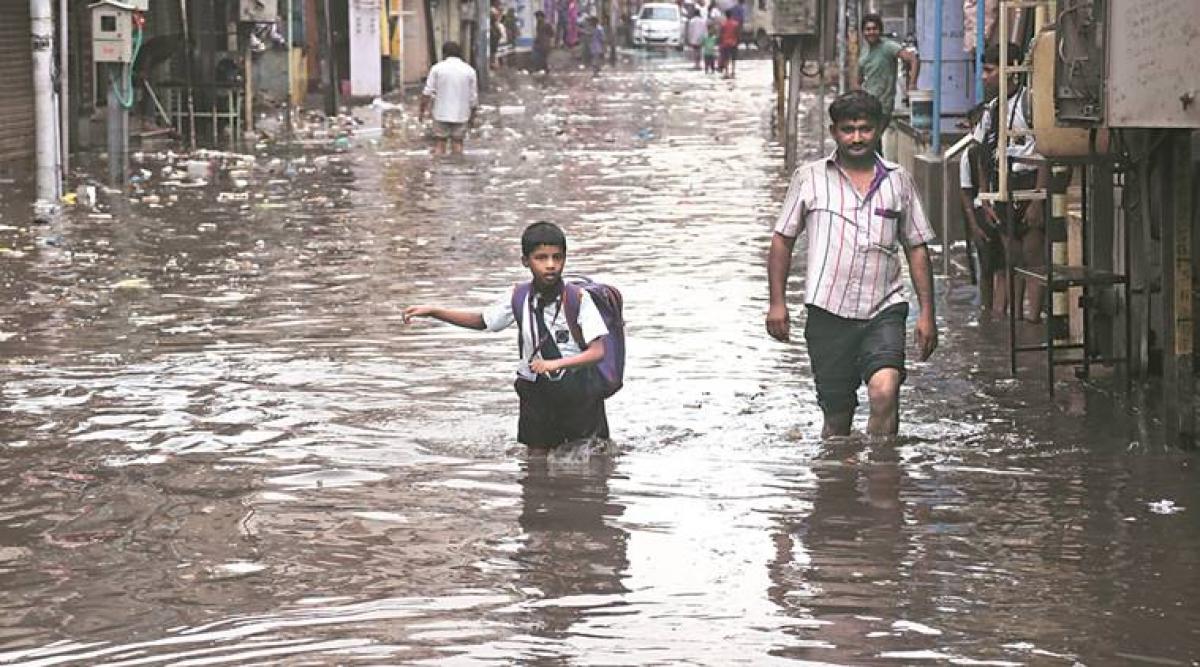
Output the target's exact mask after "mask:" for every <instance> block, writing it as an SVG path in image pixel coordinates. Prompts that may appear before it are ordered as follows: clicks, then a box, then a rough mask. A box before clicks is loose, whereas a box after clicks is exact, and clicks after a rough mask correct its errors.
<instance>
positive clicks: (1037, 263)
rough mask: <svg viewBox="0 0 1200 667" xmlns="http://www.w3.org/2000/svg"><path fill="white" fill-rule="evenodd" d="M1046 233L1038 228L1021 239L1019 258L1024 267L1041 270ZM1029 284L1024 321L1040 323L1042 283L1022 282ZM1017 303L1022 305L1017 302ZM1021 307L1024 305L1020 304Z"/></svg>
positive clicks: (1043, 262)
mask: <svg viewBox="0 0 1200 667" xmlns="http://www.w3.org/2000/svg"><path fill="white" fill-rule="evenodd" d="M1045 243H1046V232H1045V230H1043V229H1042V228H1040V227H1034V228H1032V229H1030V230H1029V231H1028V232H1026V234H1025V238H1023V239H1021V256H1022V258H1023V259H1024V260H1025V266H1027V267H1029V268H1030V269H1032V270H1035V271H1037V270H1042V269H1043V268H1044V266H1045V264H1046V260H1045V256H1044V255H1045V252H1046V248H1045ZM1022 282H1025V283H1028V284H1029V290H1028V292H1029V306H1028V307H1027V308H1025V319H1026V320H1028V321H1030V322H1041V321H1042V283H1041V282H1040V281H1037V280H1024V281H1022ZM1017 303H1022V302H1020V301H1018V302H1017ZM1022 306H1024V304H1023V303H1022Z"/></svg>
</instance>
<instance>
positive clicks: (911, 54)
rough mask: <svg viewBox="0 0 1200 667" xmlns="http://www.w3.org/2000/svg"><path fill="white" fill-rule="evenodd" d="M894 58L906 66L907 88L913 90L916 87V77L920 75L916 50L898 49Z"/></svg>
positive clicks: (918, 57)
mask: <svg viewBox="0 0 1200 667" xmlns="http://www.w3.org/2000/svg"><path fill="white" fill-rule="evenodd" d="M896 57H897V58H899V59H900V60H903V61H904V64H905V65H908V87H909V89H914V88H916V87H917V77H918V76H920V75H921V57H920V55H918V54H917V51H916V49H913V48H911V47H905V48H903V49H900V52H899V53H897V54H896Z"/></svg>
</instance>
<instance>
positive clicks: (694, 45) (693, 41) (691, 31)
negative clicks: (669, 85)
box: [687, 8, 708, 69]
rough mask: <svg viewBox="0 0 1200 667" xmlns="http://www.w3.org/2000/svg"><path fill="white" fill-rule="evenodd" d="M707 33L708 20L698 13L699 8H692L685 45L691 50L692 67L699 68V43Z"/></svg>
mask: <svg viewBox="0 0 1200 667" xmlns="http://www.w3.org/2000/svg"><path fill="white" fill-rule="evenodd" d="M706 34H708V21H706V20H704V17H703V16H701V15H700V9H699V8H697V9H693V10H692V18H690V19H688V22H687V45H688V48H689V49H691V50H692V69H700V45H701V43H702V42H703V41H704V35H706Z"/></svg>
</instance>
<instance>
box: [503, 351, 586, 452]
mask: <svg viewBox="0 0 1200 667" xmlns="http://www.w3.org/2000/svg"><path fill="white" fill-rule="evenodd" d="M516 389H517V395H518V396H520V397H521V416H520V418H519V419H518V421H517V441H519V442H521V443H523V444H526V445H529V446H532V447H554V446H557V445H561V444H565V443H568V442H574V441H576V440H583V439H585V438H607V437H608V416H607V415H606V414H605V412H604V398H603V394H602V393H601V392H602V390H603V381H602V380H601V379H600V376H599V373H598V371H596V369H595V368H582V369H579V370H572V371H568V372H567V373H565V374H564V375H563V376H562V379H561V380H557V381H555V380H551V379H549V378H547V377H545V376H539V377H538V380H537V382H530V381H528V380H521V379H518V380H517V383H516Z"/></svg>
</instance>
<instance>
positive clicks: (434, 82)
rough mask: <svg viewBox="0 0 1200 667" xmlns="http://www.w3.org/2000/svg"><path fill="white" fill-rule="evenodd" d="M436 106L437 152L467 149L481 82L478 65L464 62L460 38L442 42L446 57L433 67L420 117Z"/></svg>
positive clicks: (434, 118)
mask: <svg viewBox="0 0 1200 667" xmlns="http://www.w3.org/2000/svg"><path fill="white" fill-rule="evenodd" d="M431 106H432V107H433V154H434V155H439V154H444V153H446V152H448V151H450V152H453V153H455V154H461V153H462V152H463V140H464V139H465V138H466V136H467V129H468V128H470V127H471V126H472V125H473V124H474V123H475V110H476V109H477V108H478V107H479V85H478V83H477V80H476V75H475V69H474V68H473V67H471V66H470V65H468V64H467V63H465V62H463V59H462V48H461V47H459V45H458V42H446V43H445V44H443V45H442V61H441V62H439V63H437V64H436V65H434V66H433V67H431V68H429V74H428V75H427V76H426V78H425V90H424V93H423V94H422V95H421V109H420V112H419V113H418V118H419V119H420V120H421V121H422V122H424V120H425V115H426V113H427V112H428V111H429V108H430V107H431Z"/></svg>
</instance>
